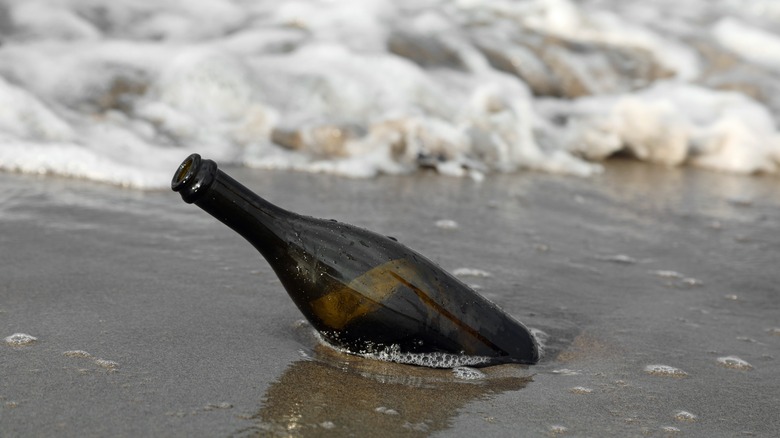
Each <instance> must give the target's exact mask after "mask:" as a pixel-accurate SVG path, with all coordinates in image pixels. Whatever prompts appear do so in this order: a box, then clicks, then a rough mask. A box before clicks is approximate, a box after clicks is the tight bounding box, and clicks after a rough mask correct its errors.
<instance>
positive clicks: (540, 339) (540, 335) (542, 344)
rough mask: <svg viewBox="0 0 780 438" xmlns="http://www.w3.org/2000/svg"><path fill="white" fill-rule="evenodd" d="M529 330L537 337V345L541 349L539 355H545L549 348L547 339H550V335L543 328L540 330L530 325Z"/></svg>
mask: <svg viewBox="0 0 780 438" xmlns="http://www.w3.org/2000/svg"><path fill="white" fill-rule="evenodd" d="M528 330H529V331H530V332H531V336H533V337H534V339H536V346H537V348H538V349H539V357H543V356H544V350H545V348H547V339H549V337H550V335H548V334H547V333H546V332H544V331H542V330H539V329H538V328H533V327H530V328H529V329H528Z"/></svg>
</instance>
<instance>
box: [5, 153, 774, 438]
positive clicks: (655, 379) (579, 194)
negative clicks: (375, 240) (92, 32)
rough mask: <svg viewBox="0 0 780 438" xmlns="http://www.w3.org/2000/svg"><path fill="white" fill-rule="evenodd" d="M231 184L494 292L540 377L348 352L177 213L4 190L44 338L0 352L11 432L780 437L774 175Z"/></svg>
mask: <svg viewBox="0 0 780 438" xmlns="http://www.w3.org/2000/svg"><path fill="white" fill-rule="evenodd" d="M228 171H229V173H231V174H232V175H234V176H235V177H236V178H237V179H239V180H240V181H242V182H244V183H246V185H247V186H249V187H251V188H252V189H254V190H256V191H257V192H258V193H260V194H262V195H263V196H265V197H267V198H268V199H269V200H270V201H272V202H275V203H278V204H280V205H282V206H284V207H287V208H290V209H292V210H294V211H299V212H301V213H305V214H311V215H316V216H320V217H326V218H335V219H338V220H343V221H346V222H351V223H354V224H356V225H360V226H364V227H367V228H369V229H373V230H376V231H379V232H382V233H385V234H388V235H392V236H395V237H397V238H398V239H399V241H401V242H405V243H407V244H409V245H411V246H413V247H414V248H415V249H416V250H418V251H420V252H421V253H423V254H425V255H427V256H428V257H430V258H431V259H432V260H434V261H436V262H437V263H439V264H440V265H442V266H443V267H444V268H445V269H448V270H450V271H454V270H456V269H458V268H464V267H467V268H469V269H475V270H483V271H485V272H489V273H490V274H491V275H490V276H480V277H466V278H467V279H468V281H469V282H472V281H473V282H478V283H479V285H480V287H481V289H480V290H479V292H480V293H482V294H484V295H485V296H486V297H488V298H490V299H491V300H493V301H494V302H496V303H498V304H499V305H500V306H502V307H503V308H504V309H505V310H506V311H507V312H509V313H510V314H512V315H513V316H515V317H517V318H518V319H519V320H520V321H522V322H523V323H524V324H526V325H528V326H529V327H532V328H534V329H536V330H540V331H541V332H543V333H544V334H546V339H547V340H546V351H545V355H544V357H543V359H542V360H541V362H540V363H539V364H538V365H536V366H531V367H522V366H510V365H507V366H500V367H488V368H483V369H480V370H479V372H480V373H483V374H484V376H480V375H479V374H475V373H471V372H470V370H468V369H465V370H461V371H459V372H458V373H457V375H456V373H454V372H453V371H452V370H432V369H426V368H420V367H410V366H405V365H399V364H393V363H386V362H379V361H372V360H368V359H364V358H359V357H353V356H346V355H343V354H341V353H338V352H334V351H331V350H329V349H327V348H325V347H323V346H321V345H319V344H318V343H317V342H316V341H315V340H314V339H313V338H312V337H311V333H310V332H308V331H307V330H308V328H307V326H306V325H305V324H301V323H299V320H300V318H301V317H300V314H299V313H298V311H297V310H296V309H295V307H294V305H293V304H292V302H291V300H290V299H289V298H288V297H287V296H286V294H285V293H284V291H283V289H282V287H281V285H280V284H279V282H278V280H276V278H275V276H274V275H273V273H272V272H271V270H270V268H269V267H268V266H267V264H266V263H265V262H264V261H263V260H262V259H261V258H260V256H259V255H258V254H257V253H256V252H255V251H254V250H253V249H252V248H251V246H250V245H248V244H246V243H245V242H243V241H242V240H241V239H240V238H239V237H238V236H236V235H234V234H233V233H232V232H231V231H230V230H229V229H227V228H225V227H224V226H222V225H221V224H219V223H218V222H217V221H215V220H213V219H212V218H211V217H209V216H208V215H206V214H204V213H202V212H201V211H199V210H198V209H197V208H195V207H192V206H189V205H185V204H184V203H182V202H181V200H180V199H178V197H177V195H175V194H174V193H172V192H168V191H159V192H157V191H150V192H137V191H132V190H122V189H117V188H113V187H111V186H104V185H100V184H95V183H90V182H85V181H77V180H69V179H60V178H52V177H35V176H25V175H15V174H0V184H1V185H2V187H3V188H4V190H3V193H2V194H0V196H2V197H3V200H2V202H0V224H2V229H3V233H1V234H0V245H1V247H2V248H3V249H4V250H3V251H0V278H2V279H3V281H2V282H0V337H2V338H5V337H7V336H12V335H13V334H15V333H24V334H28V335H30V336H33V337H36V338H37V341H36V342H35V343H32V344H30V345H26V346H10V345H7V344H1V345H0V374H1V375H3V376H4V378H3V379H2V381H0V416H1V417H0V418H2V422H0V424H1V426H0V429H2V432H3V434H8V435H57V436H84V435H88V436H89V435H91V436H104V435H119V436H137V435H165V436H171V435H178V436H215V435H216V436H253V435H269V434H270V435H281V436H287V435H293V436H310V435H314V434H316V435H329V434H330V435H333V436H344V435H348V434H354V435H360V436H371V435H374V436H393V435H399V436H400V435H413V436H474V435H477V434H479V435H481V436H491V437H492V436H495V437H499V436H509V435H518V434H522V435H531V436H540V435H541V436H544V435H548V434H563V435H564V436H565V435H571V436H646V435H650V436H664V435H665V434H668V433H672V432H673V429H672V428H676V429H679V434H681V435H685V436H724V435H729V436H733V435H739V434H748V435H757V436H771V435H772V434H774V431H776V430H778V428H780V420H778V418H777V416H776V406H777V405H778V403H779V402H780V400H779V399H778V397H780V395H779V394H780V387H779V386H778V385H779V384H778V382H780V365H778V361H777V354H778V348H780V336H778V335H777V333H778V332H780V321H779V320H778V319H777V318H778V317H777V315H778V314H779V313H778V310H780V309H779V308H780V297H778V289H777V284H778V283H779V282H778V280H780V277H779V276H778V273H777V272H776V265H777V253H778V250H779V249H780V236H778V234H777V232H776V230H777V226H778V220H777V212H778V211H780V194H778V191H777V189H776V188H777V186H778V180H777V178H776V177H742V176H734V175H728V174H721V173H713V172H708V171H701V170H696V169H669V168H664V167H656V166H647V165H642V164H636V163H633V162H625V161H614V162H610V163H608V165H607V168H606V172H605V173H604V174H603V175H601V176H598V177H595V178H589V179H580V178H573V177H562V176H554V175H540V174H516V175H497V176H495V177H491V178H488V179H486V180H484V181H483V182H481V183H480V182H475V181H472V180H468V179H458V178H442V177H440V176H436V175H434V174H432V173H421V174H419V175H415V176H407V177H383V178H378V179H373V180H347V179H340V178H336V177H331V176H326V175H311V174H290V173H278V172H277V173H273V172H258V171H251V170H246V169H229V170H228ZM442 218H447V219H450V220H453V221H455V222H457V224H458V227H457V228H455V229H445V228H441V227H439V226H437V225H436V221H438V220H441V219H442ZM659 272H663V273H665V274H663V275H661V274H659ZM669 272H674V273H675V274H674V275H670V274H668V273H669ZM690 279H695V280H696V281H691V280H690ZM307 333H308V334H307ZM735 358H738V359H740V360H741V361H744V362H746V363H748V364H749V365H750V368H748V367H745V366H736V365H739V364H741V362H740V361H737V360H736V359H735ZM654 365H662V366H664V367H673V368H676V369H679V370H682V371H684V372H685V373H686V375H685V376H677V375H675V374H673V373H672V374H671V375H670V374H669V373H657V372H647V371H646V369H647V367H648V366H654ZM659 369H669V368H659ZM464 376H465V377H468V378H464ZM681 411H684V412H685V413H684V414H681V413H680V412H681ZM689 414H690V415H689Z"/></svg>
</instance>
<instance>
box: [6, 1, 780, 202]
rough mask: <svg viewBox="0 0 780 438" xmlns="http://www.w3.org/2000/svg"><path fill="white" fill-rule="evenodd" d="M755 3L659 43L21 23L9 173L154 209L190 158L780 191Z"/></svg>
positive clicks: (167, 18)
mask: <svg viewBox="0 0 780 438" xmlns="http://www.w3.org/2000/svg"><path fill="white" fill-rule="evenodd" d="M762 1H763V0H750V1H746V2H743V3H744V5H742V6H740V7H739V8H735V7H733V4H732V2H720V3H718V4H711V2H708V1H705V0H694V1H692V2H689V3H687V5H686V8H685V10H686V11H687V12H686V13H684V14H683V13H682V12H681V13H678V14H676V13H675V11H674V10H673V9H670V10H669V14H671V18H672V21H673V23H674V26H669V29H665V30H664V31H663V32H660V31H658V30H657V26H656V25H655V23H654V21H657V20H653V19H652V17H651V18H643V17H644V16H645V15H646V14H641V13H638V12H637V11H640V9H639V8H640V7H641V6H642V5H643V3H642V2H639V1H636V2H618V1H617V0H613V1H607V2H599V5H600V6H598V5H595V6H594V5H591V4H581V3H580V2H574V1H572V0H556V1H550V0H531V1H524V2H506V1H503V0H489V1H481V2H473V1H461V2H454V3H442V4H440V3H430V2H422V3H420V2H414V1H411V0H401V1H398V2H385V1H357V0H350V1H343V2H337V3H326V4H325V3H320V2H316V1H314V0H303V1H298V2H293V3H285V4H283V5H279V4H277V3H275V2H239V3H235V2H229V1H222V0H212V1H208V2H198V3H197V4H194V3H192V4H191V3H184V2H180V1H178V0H161V1H158V2H140V3H139V2H133V1H129V0H117V1H112V2H108V3H105V4H100V5H96V4H95V3H94V2H93V1H90V0H61V1H58V2H56V3H55V4H51V5H49V4H47V5H46V6H44V4H43V3H41V2H10V3H8V4H6V5H3V6H2V12H1V13H2V16H4V17H8V20H9V22H10V23H11V25H10V26H7V29H6V31H5V33H4V35H3V45H2V47H1V48H0V53H2V56H0V170H6V171H17V172H27V173H37V174H56V175H64V176H70V177H75V178H84V179H90V180H95V181H103V182H108V183H112V184H117V185H122V186H127V187H136V188H147V189H148V188H162V187H165V186H167V185H168V182H169V179H170V172H171V169H173V168H175V166H176V165H177V164H178V163H179V162H180V161H181V159H182V158H183V157H185V156H187V155H188V154H189V153H191V152H199V153H201V154H202V155H204V156H206V157H209V158H212V159H215V160H218V161H219V162H221V163H233V164H241V165H247V166H251V167H257V168H266V169H290V170H300V171H308V172H325V173H333V174H338V175H344V176H349V177H361V178H362V177H372V176H375V175H378V174H381V173H390V174H403V173H408V172H412V171H414V170H416V169H418V168H432V169H435V170H436V171H438V172H439V173H440V174H443V175H449V176H464V177H472V178H475V179H477V180H479V179H481V178H483V176H484V175H486V174H489V173H491V172H502V171H515V170H518V169H534V170H540V171H545V172H558V173H567V174H573V175H581V176H588V175H593V174H595V173H599V172H600V171H601V166H600V165H599V164H598V162H599V161H601V160H603V159H606V158H608V157H610V156H611V155H614V154H616V153H627V154H629V155H632V156H634V157H635V158H637V159H639V160H643V161H648V162H653V163H661V164H666V165H682V164H691V165H696V166H702V167H707V168H711V169H718V170H724V171H729V172H738V173H752V172H776V171H777V170H778V168H779V167H780V134H779V133H778V130H777V128H776V123H777V114H778V112H780V98H779V97H777V96H778V94H777V93H776V92H775V91H776V90H777V88H778V87H780V79H779V78H778V75H777V74H776V72H777V71H778V69H779V68H780V38H779V37H777V36H776V35H775V34H774V33H772V31H771V26H769V25H768V24H767V23H770V24H771V22H772V21H771V20H777V18H773V17H776V16H777V14H780V13H778V12H777V11H776V9H777V8H769V7H768V6H766V2H763V3H762ZM768 8H769V9H768ZM770 9H771V10H770ZM641 10H642V11H646V9H641ZM758 11H760V12H758ZM772 11H774V12H772ZM773 14H775V15H773ZM697 17H712V18H710V19H711V20H712V23H711V24H712V26H706V25H702V23H701V22H699V21H698V20H700V18H697ZM665 21H668V20H665ZM540 41H541V42H544V43H543V44H542V43H540ZM702 47H707V50H708V52H707V53H703V52H702V50H703V49H702ZM729 57H731V58H734V59H735V60H736V61H735V62H732V63H725V64H723V65H721V64H717V63H715V62H711V61H708V60H710V59H721V58H729ZM52 65H55V66H57V68H56V69H52V68H51V66H52ZM745 66H746V67H745ZM725 89H729V90H732V91H725ZM733 90H738V91H733Z"/></svg>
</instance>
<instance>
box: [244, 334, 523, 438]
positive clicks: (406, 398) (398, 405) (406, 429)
mask: <svg viewBox="0 0 780 438" xmlns="http://www.w3.org/2000/svg"><path fill="white" fill-rule="evenodd" d="M317 356H318V359H317V360H302V361H298V362H295V363H293V364H292V365H290V367H289V368H287V370H286V371H285V372H284V374H283V375H282V376H281V377H280V378H279V380H278V381H276V382H274V383H273V384H271V386H270V387H269V388H268V390H267V391H266V394H265V399H264V402H263V406H262V408H260V409H259V410H258V412H256V413H255V414H254V415H251V416H250V417H249V420H251V421H252V422H253V424H252V425H250V426H248V427H246V428H244V429H242V430H240V431H238V432H236V433H235V434H234V436H241V437H251V436H334V437H336V436H361V437H374V436H376V437H392V436H406V437H409V436H418V437H423V436H428V435H431V434H433V433H435V432H437V431H443V430H446V429H448V428H449V427H450V423H451V420H452V419H453V418H454V417H455V416H456V414H457V412H458V410H459V409H461V408H462V407H463V406H465V405H466V404H467V403H469V402H472V401H475V400H480V399H485V398H488V397H490V396H492V395H495V394H500V393H503V392H507V391H516V390H520V389H522V388H524V387H525V386H526V385H527V384H528V382H530V381H531V377H530V376H529V375H528V374H527V371H528V370H527V368H525V367H518V366H517V365H503V366H497V367H491V368H489V369H486V373H485V374H484V375H483V376H484V377H482V378H480V379H478V380H460V379H457V378H456V377H454V373H453V370H441V369H431V368H416V367H409V366H405V365H399V364H394V363H390V362H381V361H375V360H369V359H363V358H361V357H355V356H344V355H338V356H337V353H334V352H332V351H330V349H328V348H327V347H323V346H320V347H317ZM345 358H346V359H345Z"/></svg>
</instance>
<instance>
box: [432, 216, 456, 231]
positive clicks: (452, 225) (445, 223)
mask: <svg viewBox="0 0 780 438" xmlns="http://www.w3.org/2000/svg"><path fill="white" fill-rule="evenodd" d="M436 226H437V227H439V228H441V229H444V230H454V229H456V228H458V223H457V222H455V221H454V220H452V219H440V220H437V221H436Z"/></svg>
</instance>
